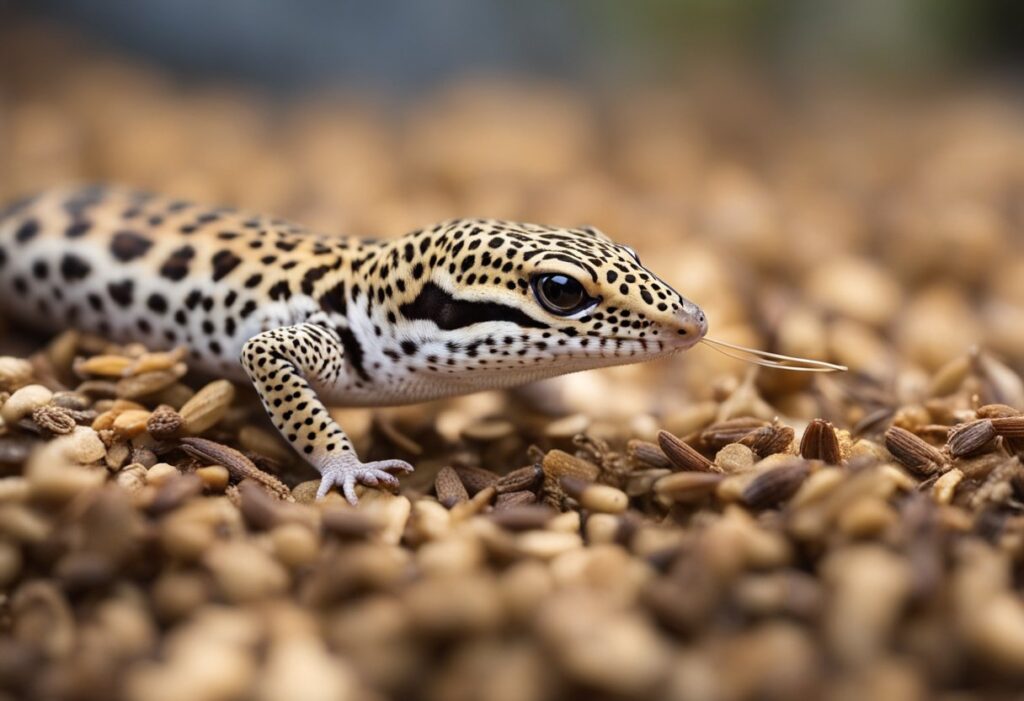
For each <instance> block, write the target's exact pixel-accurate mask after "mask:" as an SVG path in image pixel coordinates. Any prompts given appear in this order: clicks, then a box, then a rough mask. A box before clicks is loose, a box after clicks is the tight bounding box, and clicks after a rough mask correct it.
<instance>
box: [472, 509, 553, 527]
mask: <svg viewBox="0 0 1024 701" xmlns="http://www.w3.org/2000/svg"><path fill="white" fill-rule="evenodd" d="M555 515H556V512H555V510H554V509H552V508H550V507H548V506H545V505H543V504H522V505H517V506H510V507H508V508H505V509H503V510H501V511H498V510H495V511H493V512H491V514H490V515H489V516H490V519H491V520H492V521H494V522H495V523H497V524H498V525H499V526H501V527H502V528H505V529H507V530H510V531H528V530H531V529H534V528H543V527H544V525H545V524H546V523H547V522H548V521H550V520H551V519H552V518H554V517H555Z"/></svg>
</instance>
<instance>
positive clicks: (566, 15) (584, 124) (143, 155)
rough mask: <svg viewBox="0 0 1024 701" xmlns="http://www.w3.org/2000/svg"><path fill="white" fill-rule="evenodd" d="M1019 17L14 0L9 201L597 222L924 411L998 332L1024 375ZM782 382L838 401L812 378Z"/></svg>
mask: <svg viewBox="0 0 1024 701" xmlns="http://www.w3.org/2000/svg"><path fill="white" fill-rule="evenodd" d="M1021 8H1022V6H1021V4H1020V3H1016V2H1012V1H1011V0H1005V1H1002V2H1001V1H999V0H984V1H979V2H968V1H963V2H958V1H956V0H891V1H883V0H865V1H864V2H857V3H848V2H842V1H840V0H828V1H824V2H811V1H809V0H790V1H785V2H772V3H769V2H740V1H739V0H686V1H683V0H678V1H670V0H642V1H637V2H631V3H620V2H613V1H611V0H602V1H593V2H590V1H588V2H585V1H583V0H575V1H571V2H563V3H549V2H542V1H541V0H526V1H520V2H516V3H480V2H472V1H470V0H437V1H435V2H431V3H416V2H403V1H401V0H384V1H381V2H375V3H349V2H331V1H329V0H301V1H299V0H263V1H261V2H256V3H254V2H248V1H246V0H220V1H219V2H212V3H211V2H199V1H198V0H178V1H176V2H159V1H156V0H137V1H136V2H131V3H121V2H94V1H93V2H90V1H89V0H36V1H35V2H12V1H11V0H7V2H0V197H2V198H3V199H7V198H10V197H14V196H16V195H19V194H22V193H25V192H28V191H32V190H36V189H40V188H45V187H48V186H52V185H54V184H58V183H63V182H66V181H72V180H78V181H80V180H86V181H97V180H101V181H115V182H120V183H126V184H129V185H133V186H137V187H141V188H146V189H152V190H156V191H160V192H164V193H167V194H171V195H175V196H181V197H188V198H192V199H195V200H199V201H203V202H209V203H223V204H230V205H238V206H242V207H244V208H248V209H255V210H259V211H263V212H267V213H273V214H278V215H284V216H287V217H290V218H293V219H296V220H298V221H301V222H302V223H304V224H307V225H311V226H313V227H317V228H320V229H323V230H326V231H331V232H338V233H346V234H367V235H371V234H372V235H383V236H394V235H399V234H401V233H403V232H405V231H408V230H411V229H414V228H418V227H421V226H424V225H425V224H428V223H430V222H432V221H435V220H440V219H444V218H448V217H453V216H487V217H502V218H511V219H520V220H528V221H537V222H543V223H547V224H554V225H560V224H561V225H579V224H583V223H588V224H593V225H596V226H598V227H600V228H602V229H603V230H605V231H606V232H607V233H609V234H610V235H611V236H612V237H613V238H615V239H617V240H619V241H621V242H624V243H629V244H632V245H633V246H635V247H636V248H637V249H638V250H639V251H640V252H641V255H642V257H643V258H644V259H645V260H646V261H648V262H649V263H650V264H651V266H652V267H653V268H655V269H656V270H657V271H658V272H659V273H660V274H661V275H662V276H663V277H665V278H666V279H667V280H668V281H669V282H671V283H672V284H674V285H675V286H676V287H677V289H679V291H680V292H681V293H682V294H684V295H685V296H687V297H689V298H691V299H693V300H695V301H696V302H698V303H699V304H701V305H702V306H704V307H705V309H706V310H707V312H708V314H709V317H710V320H711V335H712V336H714V337H717V338H720V339H722V340H728V341H733V342H739V343H744V344H748V345H754V346H758V347H762V348H767V349H771V350H776V351H780V352H784V353H791V354H797V355H803V356H810V357H816V358H828V359H831V360H834V361H838V362H842V363H846V364H849V365H850V366H851V368H852V369H854V370H855V374H854V375H853V376H852V377H851V378H848V380H849V382H850V384H848V385H847V387H846V388H847V390H849V389H850V387H851V386H852V387H854V388H855V389H856V388H860V389H861V390H863V391H862V392H860V396H861V398H862V399H863V398H864V397H866V396H870V397H871V398H872V401H875V402H878V403H886V402H888V403H892V404H895V403H897V402H898V401H906V400H908V399H913V398H914V396H915V393H917V394H919V393H920V392H921V391H922V388H923V387H925V386H927V383H928V382H929V379H928V378H929V377H930V376H931V375H932V374H934V373H936V372H939V371H941V370H942V368H944V367H945V366H947V364H949V363H951V362H954V363H955V362H960V361H962V359H963V358H964V355H965V353H967V352H968V351H969V350H971V349H972V348H975V347H979V346H980V347H984V348H987V349H989V350H991V351H992V352H993V353H994V354H995V355H996V356H997V357H999V358H1001V359H1003V360H1004V361H1007V362H1009V363H1010V364H1011V365H1013V366H1014V367H1016V368H1017V369H1021V368H1024V250H1022V249H1024V235H1022V228H1024V227H1022V225H1024V196H1022V195H1024V105H1022V102H1021V98H1022V94H1021V78H1022V72H1024V42H1022V41H1021V38H1020V37H1021V36H1022V33H1021V29H1022V25H1024V22H1022V19H1024V12H1022V9H1021ZM709 371H710V373H711V375H710V376H712V377H716V378H722V379H719V380H716V381H715V382H714V383H709V382H708V380H707V378H708V377H709ZM743 373H744V368H743V367H742V366H740V365H739V364H737V363H735V362H733V361H730V360H728V359H725V358H721V357H719V356H715V355H714V354H713V353H712V352H711V351H709V350H705V349H697V350H694V351H691V352H690V353H688V354H686V356H684V357H681V358H677V359H674V360H672V361H667V362H666V363H658V364H655V365H653V366H650V367H646V368H620V369H613V370H609V371H607V372H603V373H600V374H586V375H583V376H580V377H578V378H577V377H573V378H569V379H568V380H566V381H565V383H566V384H568V385H569V386H570V387H571V388H572V389H573V391H572V392H570V393H569V395H568V396H569V399H568V401H569V402H570V405H571V406H570V407H569V408H583V407H586V408H587V410H588V412H590V413H594V412H601V411H604V412H608V413H612V414H616V413H617V414H621V415H624V416H635V415H636V414H637V413H638V412H639V413H643V412H647V411H652V410H653V411H656V412H661V413H665V412H671V411H672V410H674V409H675V408H678V407H679V406H682V405H683V404H684V403H686V402H687V401H691V400H692V399H693V398H695V397H696V398H708V397H709V396H712V395H716V394H718V395H722V396H724V394H727V393H728V392H731V391H733V390H734V389H735V388H736V386H737V383H738V382H740V378H742V377H743ZM756 381H757V383H758V388H759V390H760V392H761V394H763V395H764V396H765V397H766V398H767V399H769V400H770V401H771V402H772V404H773V406H774V407H775V409H774V410H778V411H781V412H783V413H784V414H787V415H789V416H791V417H796V418H801V417H802V418H809V417H811V416H819V415H823V416H836V415H837V412H836V411H835V407H833V406H832V405H831V404H830V403H829V402H830V399H829V397H828V396H823V395H827V394H828V393H827V392H824V393H822V392H805V391H803V390H805V389H807V387H808V385H807V384H806V379H805V378H803V377H793V376H781V375H779V374H777V373H762V374H760V375H759V376H758V377H757V380H756ZM654 386H658V387H662V388H667V390H669V391H663V392H657V393H652V392H651V391H650V389H651V388H652V387H654ZM611 388H614V389H615V391H616V393H617V394H616V396H617V397H618V398H619V399H618V400H617V401H616V402H614V406H604V405H606V404H608V403H607V402H605V401H597V402H595V400H600V399H601V398H602V397H606V396H608V395H607V392H608V391H609V390H610V389H611ZM602 407H603V408H602ZM847 418H849V417H847ZM854 418H856V417H854Z"/></svg>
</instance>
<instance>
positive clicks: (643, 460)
mask: <svg viewBox="0 0 1024 701" xmlns="http://www.w3.org/2000/svg"><path fill="white" fill-rule="evenodd" d="M626 454H627V455H628V456H629V459H630V460H632V461H633V462H634V463H635V464H636V465H637V468H638V469H641V470H645V469H652V468H653V469H657V470H666V469H668V468H670V467H672V462H671V461H670V460H669V459H668V458H667V457H666V456H665V453H663V452H662V450H661V448H660V447H658V445H657V444H656V443H651V442H650V441H642V440H640V439H638V438H633V439H631V440H630V441H629V442H628V443H627V444H626Z"/></svg>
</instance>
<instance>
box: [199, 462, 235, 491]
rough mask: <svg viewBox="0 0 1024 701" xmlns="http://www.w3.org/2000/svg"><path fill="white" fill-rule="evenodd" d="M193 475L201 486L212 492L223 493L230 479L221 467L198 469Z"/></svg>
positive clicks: (209, 466) (226, 471) (213, 466)
mask: <svg viewBox="0 0 1024 701" xmlns="http://www.w3.org/2000/svg"><path fill="white" fill-rule="evenodd" d="M195 474H196V475H197V476H198V477H199V479H201V480H202V481H203V486H204V487H206V488H207V489H209V490H212V491H214V492H223V491H224V490H225V489H226V488H227V486H228V480H230V479H231V473H230V472H228V469H227V468H226V467H224V466H223V465H208V466H206V467H200V468H199V469H197V470H196V472H195Z"/></svg>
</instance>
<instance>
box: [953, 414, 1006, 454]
mask: <svg viewBox="0 0 1024 701" xmlns="http://www.w3.org/2000/svg"><path fill="white" fill-rule="evenodd" d="M995 437H996V428H995V426H993V425H992V420H991V419H980V420H978V421H971V422H969V423H965V424H960V425H959V426H954V427H953V428H951V429H949V434H948V437H947V439H946V445H947V446H948V448H949V454H950V455H952V456H953V457H956V458H958V457H962V456H964V455H971V454H972V453H976V452H978V451H980V450H981V449H982V448H984V447H985V446H986V445H988V443H989V442H991V440H992V439H993V438H995Z"/></svg>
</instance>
